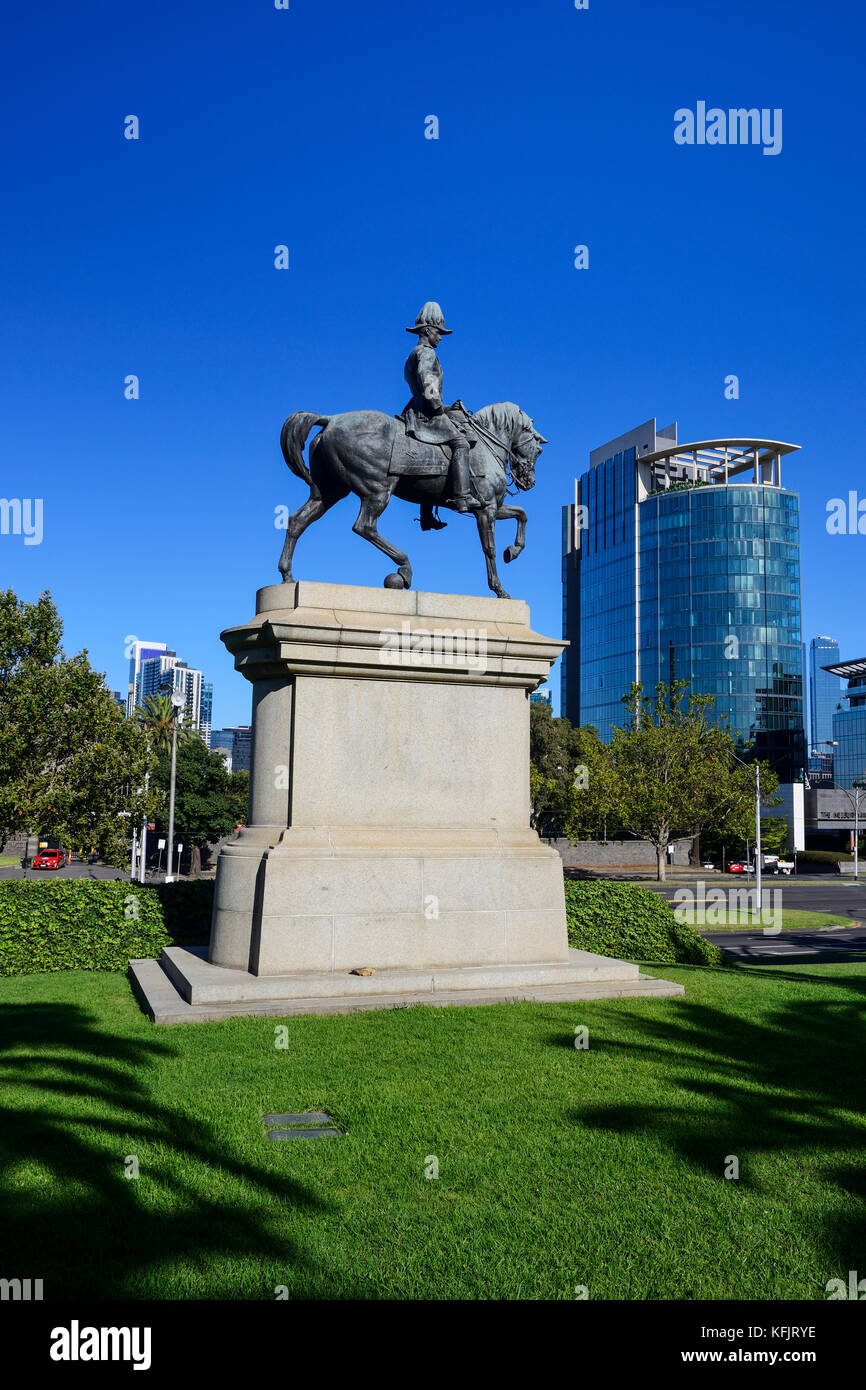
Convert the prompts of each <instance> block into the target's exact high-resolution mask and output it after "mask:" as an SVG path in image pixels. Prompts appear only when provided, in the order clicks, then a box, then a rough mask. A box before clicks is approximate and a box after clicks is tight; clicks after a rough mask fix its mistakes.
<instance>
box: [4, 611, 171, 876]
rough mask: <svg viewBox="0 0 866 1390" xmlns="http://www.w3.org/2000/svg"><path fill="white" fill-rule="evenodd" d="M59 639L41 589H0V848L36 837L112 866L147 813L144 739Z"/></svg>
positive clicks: (83, 658) (82, 656) (97, 677)
mask: <svg viewBox="0 0 866 1390" xmlns="http://www.w3.org/2000/svg"><path fill="white" fill-rule="evenodd" d="M62 634H63V624H62V621H61V619H60V617H59V615H58V613H57V609H56V608H55V606H54V603H53V601H52V599H51V595H50V594H49V593H47V592H46V593H43V594H42V595H41V596H40V598H39V599H38V601H37V602H36V603H26V602H25V601H24V600H21V599H18V598H17V597H16V595H15V594H14V592H13V591H12V590H11V589H9V590H7V591H6V592H5V593H0V848H2V846H3V845H4V844H5V843H6V841H7V840H8V839H9V837H10V836H11V835H14V834H20V833H22V832H24V833H28V832H32V831H37V832H38V833H40V834H44V835H51V836H53V837H55V838H56V839H57V840H58V841H59V842H60V843H61V844H62V845H64V846H65V847H66V848H67V849H71V850H75V851H77V852H78V853H79V854H81V855H86V854H88V853H90V852H92V851H95V852H97V853H99V854H100V855H101V856H102V858H103V859H105V860H106V861H107V862H108V863H110V864H115V865H117V866H118V867H120V866H122V865H123V864H125V863H126V861H127V858H128V854H129V842H130V839H131V834H132V827H133V825H134V824H136V823H138V822H140V821H141V820H142V819H143V818H144V816H145V815H146V814H148V813H150V812H152V810H153V808H154V799H153V798H152V797H151V796H149V795H148V794H147V793H146V792H145V790H144V785H145V780H146V773H147V771H148V766H149V751H148V747H147V740H146V739H145V737H144V735H143V734H142V732H141V730H140V729H138V728H137V727H136V725H135V724H134V723H133V722H132V721H130V720H127V719H126V717H125V716H124V714H123V713H122V711H121V710H120V709H118V707H117V705H116V704H115V702H114V699H113V698H112V696H111V693H110V692H109V690H108V689H107V687H106V684H105V678H104V676H103V675H101V674H100V673H99V672H98V671H94V670H93V668H92V667H91V665H90V663H89V661H88V659H87V653H86V651H82V652H78V653H77V654H76V655H75V656H71V657H67V656H65V655H64V653H63V649H62V646H61V638H62Z"/></svg>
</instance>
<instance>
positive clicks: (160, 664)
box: [134, 651, 202, 730]
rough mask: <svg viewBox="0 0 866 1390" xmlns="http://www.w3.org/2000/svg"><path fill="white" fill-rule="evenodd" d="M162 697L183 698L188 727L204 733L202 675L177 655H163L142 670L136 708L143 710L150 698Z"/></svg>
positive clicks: (137, 683) (138, 677) (138, 682)
mask: <svg viewBox="0 0 866 1390" xmlns="http://www.w3.org/2000/svg"><path fill="white" fill-rule="evenodd" d="M160 694H169V695H180V696H181V698H182V700H183V704H182V706H181V708H182V710H183V712H184V714H185V716H186V722H187V724H188V725H189V726H190V727H191V728H193V729H199V730H201V717H202V714H201V707H202V674H201V671H198V670H196V669H195V668H194V667H191V666H187V664H186V662H185V661H181V660H180V658H179V657H178V655H177V652H170V651H163V652H161V653H160V654H159V655H158V656H152V657H148V658H146V659H145V660H143V661H142V662H141V664H140V666H139V671H138V675H137V677H136V681H135V706H134V707H135V708H140V707H141V706H142V705H143V704H144V703H145V701H146V700H147V698H148V696H151V695H153V696H156V695H160Z"/></svg>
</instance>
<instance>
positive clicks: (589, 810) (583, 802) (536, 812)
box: [529, 701, 618, 840]
mask: <svg viewBox="0 0 866 1390" xmlns="http://www.w3.org/2000/svg"><path fill="white" fill-rule="evenodd" d="M529 758H530V763H529V787H530V802H531V820H532V824H533V826H534V827H535V828H536V829H538V828H539V827H552V828H555V829H556V830H557V831H558V832H559V833H560V834H562V835H565V836H567V838H568V839H570V840H586V839H592V838H594V837H596V836H597V837H599V838H601V837H602V836H605V835H606V832H609V831H613V830H615V829H617V828H618V822H617V820H616V798H615V796H614V794H613V782H612V778H611V773H610V759H609V755H608V750H607V748H606V747H605V745H604V744H603V743H602V742H601V739H600V738H599V736H598V733H597V732H596V730H595V729H593V728H591V727H589V726H587V727H586V728H581V729H575V728H574V727H573V725H572V724H571V723H570V722H569V720H568V719H566V718H564V717H562V718H559V719H555V718H554V717H553V714H552V712H551V709H550V705H549V704H546V703H541V702H540V701H539V702H536V703H535V704H532V705H530V707H529Z"/></svg>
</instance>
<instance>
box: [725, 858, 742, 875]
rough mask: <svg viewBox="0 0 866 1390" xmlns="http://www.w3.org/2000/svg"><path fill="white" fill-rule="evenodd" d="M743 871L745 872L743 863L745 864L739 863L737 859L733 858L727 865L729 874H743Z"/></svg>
mask: <svg viewBox="0 0 866 1390" xmlns="http://www.w3.org/2000/svg"><path fill="white" fill-rule="evenodd" d="M745 872H746V865H745V864H741V863H740V861H739V859H734V860H733V861H732V862H731V863H730V864H729V865H728V873H729V874H744V873H745Z"/></svg>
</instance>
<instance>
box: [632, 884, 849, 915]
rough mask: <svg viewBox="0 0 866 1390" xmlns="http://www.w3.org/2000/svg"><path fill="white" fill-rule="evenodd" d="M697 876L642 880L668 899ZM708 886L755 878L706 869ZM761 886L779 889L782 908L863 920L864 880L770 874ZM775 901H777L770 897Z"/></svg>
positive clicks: (687, 885)
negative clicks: (679, 880) (668, 880)
mask: <svg viewBox="0 0 866 1390" xmlns="http://www.w3.org/2000/svg"><path fill="white" fill-rule="evenodd" d="M698 881H699V880H698V879H697V878H695V879H689V881H688V882H682V883H647V882H644V883H642V885H641V886H642V887H643V888H650V889H652V891H653V892H654V893H659V894H660V895H661V897H663V898H665V899H666V901H667V902H671V901H672V900H673V897H674V894H675V893H676V892H677V890H678V889H680V888H694V887H695V885H696V884H697V882H698ZM700 881H702V882H704V883H705V884H706V886H707V889H708V890H709V889H710V888H711V887H712V888H752V889H753V888H754V886H755V881H754V879H746V878H742V877H738V876H735V875H733V874H713V873H708V874H706V875H704V876H703V878H702V880H700ZM763 887H764V889H768V890H770V891H775V890H776V889H778V891H779V892H780V893H781V895H782V896H781V905H782V910H783V911H784V910H785V908H805V909H806V911H811V912H838V913H839V915H840V916H841V917H850V918H852V920H853V921H855V922H861V921H862V922H866V881H864V882H861V883H855V882H854V880H853V879H847V878H838V877H836V878H818V877H817V876H815V877H810V878H799V879H790V878H783V877H781V875H778V874H770V875H769V876H768V877H765V878H764V881H763ZM769 901H770V902H771V903H774V902H776V901H779V900H777V899H775V898H770V899H769Z"/></svg>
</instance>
